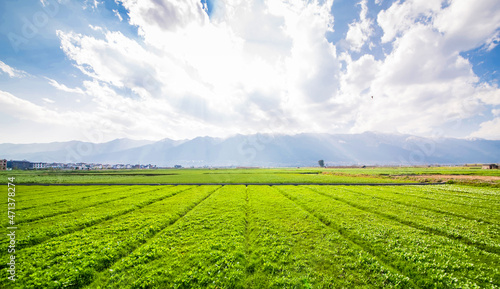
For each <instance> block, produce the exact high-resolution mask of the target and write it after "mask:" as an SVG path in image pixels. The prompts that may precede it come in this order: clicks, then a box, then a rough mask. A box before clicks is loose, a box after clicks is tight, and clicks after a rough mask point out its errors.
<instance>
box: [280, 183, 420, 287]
mask: <svg viewBox="0 0 500 289" xmlns="http://www.w3.org/2000/svg"><path fill="white" fill-rule="evenodd" d="M273 188H274V189H276V190H277V191H278V192H280V193H281V194H282V195H283V196H285V197H286V198H288V199H289V200H290V201H292V202H294V203H295V204H296V205H297V206H298V207H300V208H301V209H302V210H304V211H306V212H308V213H309V214H310V215H311V216H313V217H314V218H315V219H317V220H318V221H319V222H321V223H322V224H324V225H325V226H327V227H329V228H331V229H333V230H335V231H337V232H338V233H339V234H340V236H342V237H343V238H344V239H345V240H346V241H348V242H349V243H350V244H352V245H353V246H354V247H356V248H359V249H360V250H363V251H365V252H367V253H368V254H370V255H371V256H373V257H374V258H375V259H376V260H377V261H378V262H379V263H380V264H382V265H383V266H385V267H386V268H388V269H389V270H390V271H392V272H393V273H396V274H399V275H401V276H404V277H405V278H408V281H409V282H410V284H411V285H412V286H413V288H420V287H419V286H417V284H415V282H413V280H412V278H410V277H409V276H407V275H406V274H404V273H403V272H402V271H400V270H399V269H397V268H395V267H394V266H392V265H391V264H390V262H389V261H388V260H387V259H385V258H384V257H383V256H381V255H379V254H377V253H376V252H375V251H374V250H372V249H371V248H370V247H368V246H366V245H365V244H363V243H362V242H359V241H358V240H359V239H360V238H359V237H358V236H357V235H355V234H352V233H349V232H347V231H346V230H344V229H343V228H341V227H339V226H337V225H335V224H333V223H332V222H330V221H329V220H327V219H326V218H324V217H323V216H322V215H321V214H317V213H315V212H314V211H312V210H310V209H309V208H307V207H306V206H304V205H302V204H300V203H299V202H298V201H297V199H296V198H295V197H293V196H291V195H289V194H287V193H286V192H285V191H282V190H280V189H279V188H277V187H274V186H273Z"/></svg>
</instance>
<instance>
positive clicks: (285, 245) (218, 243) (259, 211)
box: [0, 169, 500, 288]
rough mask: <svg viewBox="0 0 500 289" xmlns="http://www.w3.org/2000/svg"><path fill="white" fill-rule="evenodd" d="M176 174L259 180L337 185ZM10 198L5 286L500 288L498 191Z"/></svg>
mask: <svg viewBox="0 0 500 289" xmlns="http://www.w3.org/2000/svg"><path fill="white" fill-rule="evenodd" d="M185 171H187V172H185ZM155 172H156V174H159V176H157V177H159V178H166V177H168V176H171V175H166V176H165V175H161V172H162V171H155ZM163 172H165V171H163ZM169 172H172V171H169ZM175 172H178V173H179V174H178V175H177V176H182V177H184V178H187V176H188V175H191V176H192V175H193V174H198V175H200V176H206V175H208V174H205V173H207V172H212V173H213V175H218V176H220V177H221V178H222V179H223V180H230V181H233V180H235V179H237V180H242V179H245V177H244V176H246V180H251V181H253V182H258V181H259V179H258V178H259V177H260V178H264V177H266V178H267V179H264V180H260V181H261V182H264V181H267V180H268V179H273V178H275V177H277V176H281V175H290V177H291V179H292V180H296V179H300V180H304V179H305V180H322V178H330V177H331V176H332V175H328V174H325V175H323V174H316V173H315V172H316V170H312V169H308V170H305V169H302V170H299V171H297V170H294V169H289V170H229V171H225V170H212V171H211V170H194V172H193V171H188V170H177V171H175ZM225 172H228V174H225ZM304 172H306V173H308V174H301V173H304ZM320 172H321V173H322V171H320ZM37 173H39V172H37ZM128 173H131V174H132V175H133V177H132V178H135V177H137V176H136V175H135V174H137V172H127V174H128ZM21 174H25V177H32V176H33V175H32V174H33V172H29V173H26V172H22V173H21ZM123 174H125V173H123V172H121V174H119V176H117V179H118V180H120V178H122V177H123V176H122V175H123ZM92 175H98V174H91V175H89V176H92ZM269 175H271V176H269ZM353 175H354V174H353ZM74 177H75V178H76V179H78V178H84V177H87V175H84V176H80V175H77V176H74ZM104 177H106V178H109V177H112V176H109V175H104ZM125 177H126V176H125ZM153 177H156V176H153ZM314 177H319V178H318V179H314ZM341 177H342V176H341ZM19 178H21V177H19ZM308 178H312V179H308ZM352 178H354V179H355V178H356V177H355V176H352ZM76 179H73V180H76ZM368 179H372V178H368ZM207 180H210V179H207ZM381 180H384V181H385V180H386V179H384V178H381ZM358 181H360V182H362V181H364V179H360V180H358ZM15 198H16V206H17V207H16V222H17V226H18V227H19V229H18V230H17V233H16V234H17V236H16V241H17V242H18V243H17V247H16V252H15V254H16V260H19V261H18V263H17V264H18V266H17V267H16V277H17V279H18V280H17V281H16V282H15V283H13V282H12V281H10V280H8V279H7V276H8V272H7V270H6V266H7V265H6V263H7V262H3V263H2V264H0V269H1V271H0V287H1V288H382V287H383V288H435V287H437V288H498V287H499V286H500V268H499V267H498V264H500V256H499V254H500V214H499V213H498V207H499V206H500V191H499V190H498V189H496V188H491V187H485V188H479V187H471V186H463V185H440V186H384V187H372V186H318V185H315V184H314V182H311V185H304V186H279V185H278V186H266V185H259V186H257V185H249V186H242V185H226V186H218V185H205V186H187V185H184V186H92V187H88V186H71V187H60V186H22V185H19V186H16V196H15ZM1 210H2V211H3V212H5V211H6V210H7V204H6V201H5V200H4V202H2V203H1ZM7 221H8V219H7V218H5V219H4V220H2V222H4V223H5V222H7ZM5 226H6V224H5ZM7 242H8V240H7V238H2V239H0V246H1V253H0V256H1V258H2V259H3V260H7V259H8V254H7V250H6V246H7V245H8V243H7Z"/></svg>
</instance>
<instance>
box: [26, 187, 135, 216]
mask: <svg viewBox="0 0 500 289" xmlns="http://www.w3.org/2000/svg"><path fill="white" fill-rule="evenodd" d="M79 189H80V188H74V189H73V191H72V193H69V194H67V195H68V196H69V197H67V198H66V197H63V198H61V197H59V196H58V195H57V192H55V195H54V196H52V194H51V195H47V196H45V197H42V198H40V199H43V200H45V202H42V203H37V204H36V205H33V206H29V207H20V208H19V209H18V211H26V210H30V209H33V208H40V207H43V206H47V205H51V206H52V205H54V204H59V203H63V202H74V201H75V200H83V199H87V198H92V197H98V196H103V195H109V194H112V193H114V192H116V191H123V190H125V191H130V190H132V188H130V187H117V188H111V187H105V188H97V189H96V190H83V192H82V191H80V190H79ZM54 199H56V201H54ZM35 201H38V200H24V199H20V200H19V202H20V204H26V203H32V202H35Z"/></svg>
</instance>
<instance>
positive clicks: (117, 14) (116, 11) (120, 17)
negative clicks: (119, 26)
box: [113, 10, 123, 22]
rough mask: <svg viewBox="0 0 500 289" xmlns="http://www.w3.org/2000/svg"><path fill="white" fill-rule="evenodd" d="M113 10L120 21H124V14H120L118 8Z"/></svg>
mask: <svg viewBox="0 0 500 289" xmlns="http://www.w3.org/2000/svg"><path fill="white" fill-rule="evenodd" d="M113 12H114V13H115V16H116V17H118V19H120V22H122V21H123V17H122V15H120V12H118V10H113Z"/></svg>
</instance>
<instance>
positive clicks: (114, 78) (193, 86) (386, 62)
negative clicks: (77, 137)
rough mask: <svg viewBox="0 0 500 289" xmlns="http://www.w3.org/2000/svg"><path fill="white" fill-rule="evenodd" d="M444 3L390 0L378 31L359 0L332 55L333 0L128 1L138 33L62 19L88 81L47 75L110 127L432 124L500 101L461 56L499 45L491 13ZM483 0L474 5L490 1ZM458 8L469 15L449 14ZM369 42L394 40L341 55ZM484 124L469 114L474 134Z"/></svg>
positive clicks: (345, 128)
mask: <svg viewBox="0 0 500 289" xmlns="http://www.w3.org/2000/svg"><path fill="white" fill-rule="evenodd" d="M442 3H443V2H442V1H425V0H408V1H405V2H400V1H396V2H395V3H394V4H392V5H391V7H390V8H389V9H387V10H386V11H382V12H380V13H379V15H378V17H377V24H378V25H380V27H381V28H382V30H383V33H384V34H383V35H382V37H381V38H380V39H375V38H376V37H379V36H377V35H375V32H374V25H375V23H374V22H373V20H371V19H369V18H368V12H369V11H368V5H367V1H366V0H362V1H361V2H360V3H359V5H360V7H361V11H360V14H359V15H360V16H359V21H356V22H354V23H351V25H350V26H349V31H348V33H347V35H346V39H345V41H346V42H347V43H349V44H350V50H349V51H347V52H345V53H343V54H341V55H340V56H339V55H337V47H336V46H335V45H334V44H332V43H331V42H329V41H327V39H326V37H325V35H327V34H328V33H331V32H333V28H334V19H333V16H332V15H331V14H330V11H331V7H332V1H331V0H328V1H319V0H310V1H305V0H304V1H302V0H295V1H282V0H265V1H244V0H220V1H217V2H216V3H215V4H214V5H215V6H214V8H213V11H212V15H211V16H210V18H209V17H208V15H207V14H206V11H205V10H204V8H203V6H202V5H201V3H200V2H199V1H195V0H190V1H181V0H164V1H160V0H147V1H133V0H125V1H123V6H124V7H125V8H126V9H127V10H128V17H129V18H128V19H129V22H130V24H132V25H135V26H137V28H138V31H139V36H140V37H139V39H134V38H131V37H127V36H126V35H124V33H121V32H119V31H109V30H108V29H107V28H106V27H104V26H103V28H102V29H100V30H99V31H100V33H95V34H92V35H83V34H79V33H78V31H62V30H60V31H58V32H57V35H58V37H59V38H60V41H61V48H62V50H63V51H64V53H65V54H66V56H67V57H68V58H69V59H71V60H72V61H73V62H74V64H75V66H76V67H78V68H79V69H80V70H81V71H82V72H83V73H84V74H85V75H86V77H88V78H90V80H89V81H85V82H84V83H83V86H81V87H82V88H79V87H76V88H68V87H67V86H65V85H63V84H59V83H58V82H57V81H55V80H52V79H49V83H50V84H51V85H52V86H54V87H55V88H57V89H59V90H61V91H65V92H68V93H78V94H85V95H87V96H88V97H86V99H87V100H88V99H92V101H91V102H92V105H91V106H92V110H88V111H86V112H87V113H88V114H90V117H89V118H90V119H91V120H90V121H89V122H87V123H88V125H98V129H99V130H101V131H103V132H104V133H105V134H106V136H107V137H109V138H111V137H112V136H116V137H124V136H131V137H134V138H148V139H160V138H164V137H174V138H188V137H194V136H198V135H213V136H227V135H229V134H234V133H255V132H280V133H296V132H310V131H321V132H330V133H337V132H363V131H367V130H376V131H385V132H400V133H414V134H420V135H429V134H432V133H433V132H435V131H436V130H438V129H440V128H442V127H443V125H446V124H447V123H450V122H454V121H457V120H462V119H467V118H471V117H473V116H477V115H478V114H479V113H480V112H481V111H485V110H486V109H493V107H492V106H495V105H499V103H500V100H499V99H498V96H499V95H500V93H499V89H498V88H497V87H495V86H492V85H487V84H484V83H481V82H480V79H479V78H478V77H477V76H476V75H475V74H474V72H473V70H472V65H471V63H470V62H469V61H468V60H467V59H465V58H463V57H462V56H461V55H460V52H462V51H463V49H470V48H471V47H480V46H482V45H484V47H485V49H489V47H492V46H494V45H496V43H497V42H498V40H497V38H498V34H495V29H498V27H499V26H500V25H499V24H498V23H497V22H495V21H496V20H495V19H496V18H495V17H494V16H493V14H491V13H493V12H491V13H490V12H488V13H490V14H491V15H490V14H487V15H486V14H485V15H486V16H491V17H490V18H489V19H476V17H469V16H467V15H468V14H467V15H466V13H465V12H464V11H465V10H464V9H462V8H463V5H465V4H467V3H466V2H463V1H451V2H450V5H449V6H447V7H445V8H442V6H441V4H442ZM478 3H479V2H478ZM492 3H493V2H489V1H486V0H482V1H480V3H479V6H480V7H482V8H489V9H490V10H493V11H496V12H498V11H499V10H500V9H498V8H496V6H492V5H493V4H492ZM376 4H381V1H377V2H376ZM467 5H469V6H474V5H475V4H474V5H473V4H470V3H469V4H467ZM488 5H489V6H488ZM459 8H460V9H459ZM471 9H472V10H474V9H476V8H471ZM115 13H116V11H115ZM464 13H465V14H464ZM497 14H500V13H497ZM483 16H484V15H483ZM454 17H458V18H460V17H463V18H464V19H460V20H457V22H458V23H451V24H449V23H447V21H450V19H454ZM445 20H446V21H445ZM471 21H475V22H474V23H473V24H471V25H472V26H474V28H473V29H472V30H475V29H478V30H480V28H481V27H482V26H484V27H485V30H484V31H483V30H482V31H481V32H479V33H477V34H478V35H472V34H473V33H472V32H471V31H472V30H471V31H469V30H467V31H466V33H465V35H464V43H463V44H460V45H454V43H456V42H457V41H458V42H460V39H459V36H460V33H458V32H457V31H459V30H460V27H464V25H467V23H469V22H471ZM452 22H453V21H452ZM477 23H479V24H477ZM93 27H94V26H93ZM96 27H97V26H95V27H94V28H96ZM457 27H458V28H457ZM493 27H496V28H495V29H493ZM96 29H97V28H96ZM457 29H458V30H457ZM378 41H381V42H384V43H391V44H392V47H393V49H392V51H388V52H387V55H383V56H380V55H378V57H377V56H374V55H371V54H365V55H362V56H361V57H359V58H357V59H353V58H354V57H355V56H351V55H350V54H349V53H350V52H352V51H354V52H360V51H361V49H362V48H363V47H365V45H366V44H369V42H370V45H373V42H378ZM353 55H358V53H355V54H353ZM356 57H357V56H356ZM342 60H343V63H345V67H344V68H341V65H340V62H339V61H342ZM371 96H373V99H372V98H371ZM49 100H50V99H49ZM82 103H83V101H82ZM83 105H88V104H86V103H85V104H82V106H83ZM43 109H45V110H46V111H47V109H46V108H42V110H43ZM47 113H55V112H54V111H47ZM53 117H55V118H57V116H53ZM77 119H78V118H77ZM97 119H98V120H99V121H100V122H97ZM491 121H493V120H491ZM491 126H492V124H488V123H487V122H485V124H484V125H483V126H481V127H479V124H478V129H480V131H478V134H483V135H484V134H487V133H488V132H490V131H491V129H489V127H491ZM460 129H463V127H462V128H458V130H460ZM450 133H452V134H453V133H457V132H450ZM471 133H472V132H471Z"/></svg>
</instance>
